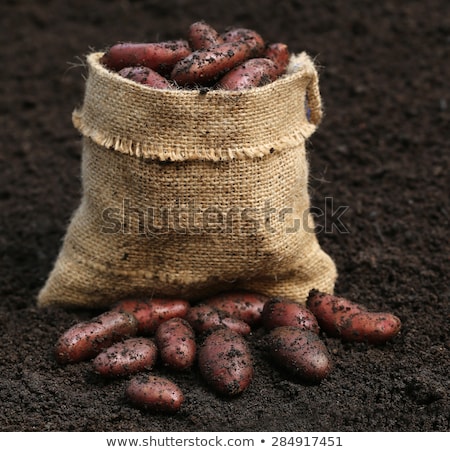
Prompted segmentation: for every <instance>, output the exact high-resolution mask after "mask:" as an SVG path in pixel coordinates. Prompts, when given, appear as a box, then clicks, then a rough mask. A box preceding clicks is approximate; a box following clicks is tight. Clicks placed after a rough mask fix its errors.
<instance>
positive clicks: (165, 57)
mask: <svg viewBox="0 0 450 452" xmlns="http://www.w3.org/2000/svg"><path fill="white" fill-rule="evenodd" d="M191 51H192V50H191V48H190V47H189V44H188V42H187V41H186V40H183V39H179V40H173V41H165V42H150V43H139V42H136V43H134V42H125V43H119V44H115V45H113V46H112V47H110V49H109V50H108V51H107V52H106V53H105V54H104V55H103V56H102V57H101V59H100V62H101V63H102V64H104V65H105V66H106V67H108V68H109V69H112V70H115V71H120V69H123V68H124V67H127V66H145V67H148V68H150V69H153V70H154V71H156V72H159V73H161V74H165V73H168V72H170V70H171V68H172V67H173V66H174V65H175V63H176V62H177V61H179V60H181V59H182V58H185V57H187V56H188V55H189V54H190V53H191Z"/></svg>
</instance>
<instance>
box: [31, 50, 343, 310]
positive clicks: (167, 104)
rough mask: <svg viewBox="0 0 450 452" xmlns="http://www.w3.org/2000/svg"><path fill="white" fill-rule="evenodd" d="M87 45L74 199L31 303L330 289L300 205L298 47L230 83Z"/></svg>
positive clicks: (302, 134) (306, 75)
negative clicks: (162, 81) (150, 81)
mask: <svg viewBox="0 0 450 452" xmlns="http://www.w3.org/2000/svg"><path fill="white" fill-rule="evenodd" d="M101 55H102V53H92V54H90V55H88V57H87V62H88V68H89V75H88V78H87V82H86V88H85V96H84V102H83V105H82V107H81V108H80V109H76V110H75V111H74V113H73V123H74V125H75V127H76V128H77V129H78V130H79V131H80V132H81V133H82V135H83V153H82V168H81V173H82V187H83V194H82V199H81V203H80V205H79V207H78V209H77V210H76V211H75V213H74V215H73V217H72V219H71V221H70V224H69V226H68V229H67V231H66V234H65V237H64V240H63V244H62V247H61V250H60V252H59V255H58V257H57V259H56V262H55V265H54V267H53V269H52V271H51V272H50V275H49V277H48V279H47V281H46V284H45V285H44V287H43V288H42V289H41V291H40V293H39V294H38V305H39V306H47V305H60V306H65V307H86V308H103V307H108V306H110V305H112V304H113V303H115V302H116V301H118V300H120V299H123V298H126V297H134V296H135V297H142V296H145V297H148V296H150V297H151V296H154V297H183V298H186V299H188V300H201V299H202V298H204V297H207V296H210V295H213V294H215V293H217V292H220V291H224V290H231V289H239V290H249V291H254V292H259V293H262V294H266V295H269V296H285V297H289V298H292V299H295V300H297V301H298V302H300V303H302V302H304V301H305V299H306V296H307V294H308V292H309V291H310V290H311V289H313V288H315V289H318V290H323V291H326V292H330V293H331V292H333V289H334V284H335V280H336V277H337V272H336V267H335V264H334V262H333V260H332V259H331V258H330V257H329V256H328V254H326V253H325V252H324V251H323V250H322V248H321V246H320V244H319V242H318V240H317V237H316V234H315V231H314V221H313V218H312V216H311V215H310V213H309V209H310V199H309V193H308V161H307V155H306V150H305V141H306V140H307V138H308V137H309V136H310V135H311V134H312V133H313V132H314V131H315V129H316V127H317V125H318V124H319V122H320V120H321V115H322V105H321V99H320V93H319V86H318V77H317V72H316V69H315V67H314V64H313V62H312V60H311V59H310V57H309V56H308V55H307V54H305V53H301V54H299V55H293V56H292V57H291V61H290V65H289V68H288V71H287V75H285V76H283V77H281V78H280V79H278V80H277V81H275V82H273V83H271V84H269V85H265V86H263V87H259V88H254V89H250V90H245V91H240V92H230V91H223V90H212V91H208V92H204V91H202V90H160V89H152V88H149V87H145V86H142V85H139V84H137V83H134V82H132V81H130V80H127V79H124V78H122V77H120V76H119V75H118V74H115V73H113V72H111V71H108V70H107V69H106V68H104V67H103V66H102V65H101V64H100V62H99V60H100V57H101Z"/></svg>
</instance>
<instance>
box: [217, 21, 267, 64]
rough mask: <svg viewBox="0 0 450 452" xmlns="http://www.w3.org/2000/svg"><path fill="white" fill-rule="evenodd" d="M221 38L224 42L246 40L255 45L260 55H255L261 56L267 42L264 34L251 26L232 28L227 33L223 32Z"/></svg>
mask: <svg viewBox="0 0 450 452" xmlns="http://www.w3.org/2000/svg"><path fill="white" fill-rule="evenodd" d="M220 36H221V38H222V39H223V41H224V42H227V43H230V42H246V43H247V44H249V45H250V46H251V47H254V48H255V49H256V51H257V53H258V55H253V57H256V56H260V55H261V54H262V53H263V51H264V47H265V45H266V44H265V42H264V39H263V38H262V36H261V35H260V34H259V33H257V32H256V31H255V30H251V29H250V28H230V29H229V30H227V31H226V32H225V33H222V34H221V35H220Z"/></svg>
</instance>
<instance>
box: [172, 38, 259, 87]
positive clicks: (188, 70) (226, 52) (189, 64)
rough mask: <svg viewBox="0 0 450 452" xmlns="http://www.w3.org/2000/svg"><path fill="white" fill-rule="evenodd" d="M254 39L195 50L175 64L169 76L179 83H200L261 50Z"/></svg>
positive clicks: (219, 74) (217, 75)
mask: <svg viewBox="0 0 450 452" xmlns="http://www.w3.org/2000/svg"><path fill="white" fill-rule="evenodd" d="M263 50H264V49H263V47H260V46H259V44H258V43H257V42H256V41H252V40H249V41H239V42H230V43H225V44H221V45H218V46H216V47H214V48H212V49H207V50H195V51H194V52H192V53H191V54H190V55H189V56H187V57H186V58H183V59H182V60H180V61H178V63H176V64H175V66H174V68H173V70H172V73H171V76H170V78H171V79H172V80H173V81H175V82H176V83H178V84H179V85H183V86H186V85H190V86H195V85H202V84H206V83H208V82H210V81H212V80H214V79H216V78H219V77H220V76H221V75H223V74H224V73H225V72H227V71H229V70H230V69H232V68H234V67H235V66H237V65H238V64H241V63H243V62H244V61H245V60H248V59H249V58H252V57H257V56H259V55H260V54H261V53H262V52H263Z"/></svg>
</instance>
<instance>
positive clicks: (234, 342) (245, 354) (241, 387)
mask: <svg viewBox="0 0 450 452" xmlns="http://www.w3.org/2000/svg"><path fill="white" fill-rule="evenodd" d="M198 366H199V369H200V373H201V375H202V377H203V378H204V379H205V381H206V382H207V383H208V385H210V386H211V387H212V388H213V389H214V390H216V391H217V392H219V393H221V394H225V395H229V396H233V395H237V394H240V393H242V392H243V391H245V390H246V389H247V388H248V386H249V385H250V383H251V381H252V379H253V363H252V357H251V354H250V350H249V347H248V345H247V342H246V340H245V339H244V338H243V337H242V336H241V335H240V334H238V333H236V332H234V331H232V330H230V329H229V328H219V329H217V330H214V331H213V332H212V333H211V334H209V335H208V336H207V337H206V339H205V341H204V342H203V344H202V346H201V347H200V349H199V352H198Z"/></svg>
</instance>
